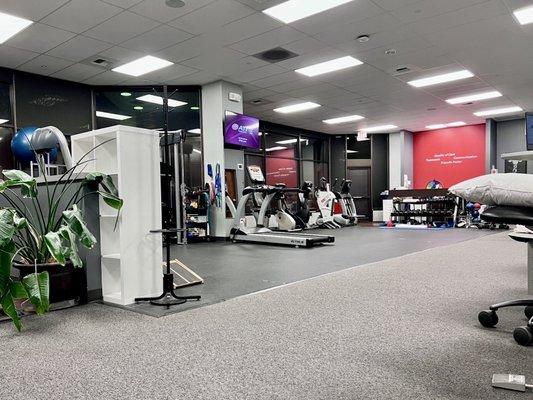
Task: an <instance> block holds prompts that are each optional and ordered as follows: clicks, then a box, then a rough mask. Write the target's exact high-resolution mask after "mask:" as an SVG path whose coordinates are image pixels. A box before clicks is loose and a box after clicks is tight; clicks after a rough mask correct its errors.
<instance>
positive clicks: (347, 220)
mask: <svg viewBox="0 0 533 400" xmlns="http://www.w3.org/2000/svg"><path fill="white" fill-rule="evenodd" d="M336 184H337V179H335V184H334V185H333V187H335V186H336ZM351 189H352V181H351V180H350V179H343V180H342V183H341V190H340V192H336V191H334V192H333V193H335V198H336V199H337V202H338V203H339V205H340V207H341V210H342V214H341V215H339V214H336V215H334V219H335V221H336V222H337V223H339V224H340V225H343V226H348V225H357V209H356V207H355V202H354V200H353V196H352V194H351V193H350V192H351Z"/></svg>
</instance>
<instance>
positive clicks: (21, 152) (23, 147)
mask: <svg viewBox="0 0 533 400" xmlns="http://www.w3.org/2000/svg"><path fill="white" fill-rule="evenodd" d="M36 129H37V127H36V126H26V127H24V128H20V129H19V130H18V131H17V133H16V134H15V136H13V139H11V151H12V152H13V154H14V155H15V158H16V159H17V160H18V161H19V162H20V163H21V164H24V165H28V164H29V163H30V161H33V162H37V159H36V158H35V154H34V152H33V151H32V149H31V145H30V140H31V138H32V136H33V135H34V133H35V130H36ZM56 158H57V148H54V149H52V151H51V152H50V161H55V160H56Z"/></svg>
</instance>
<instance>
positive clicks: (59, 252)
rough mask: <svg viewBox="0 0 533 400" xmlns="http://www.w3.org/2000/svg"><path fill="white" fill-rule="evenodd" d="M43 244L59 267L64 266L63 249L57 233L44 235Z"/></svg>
mask: <svg viewBox="0 0 533 400" xmlns="http://www.w3.org/2000/svg"><path fill="white" fill-rule="evenodd" d="M44 243H45V244H46V248H47V249H48V251H49V252H50V254H52V256H53V257H54V258H55V259H56V261H57V262H58V263H59V264H61V265H65V262H66V257H65V249H64V248H63V242H62V240H61V235H60V234H59V233H58V232H48V233H47V234H46V235H44Z"/></svg>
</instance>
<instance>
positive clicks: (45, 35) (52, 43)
mask: <svg viewBox="0 0 533 400" xmlns="http://www.w3.org/2000/svg"><path fill="white" fill-rule="evenodd" d="M74 36H75V34H74V33H72V32H67V31H64V30H62V29H57V28H53V27H51V26H48V25H43V24H40V23H35V24H32V25H30V26H29V27H27V28H26V29H24V30H23V31H22V32H20V33H19V34H17V35H15V36H13V37H12V38H11V39H9V40H8V41H6V42H5V43H6V44H7V45H8V46H13V47H17V48H19V49H23V50H30V51H34V52H37V53H45V52H47V51H48V50H50V49H52V48H54V47H56V46H57V45H59V44H61V43H63V42H66V41H67V40H69V39H71V38H72V37H74Z"/></svg>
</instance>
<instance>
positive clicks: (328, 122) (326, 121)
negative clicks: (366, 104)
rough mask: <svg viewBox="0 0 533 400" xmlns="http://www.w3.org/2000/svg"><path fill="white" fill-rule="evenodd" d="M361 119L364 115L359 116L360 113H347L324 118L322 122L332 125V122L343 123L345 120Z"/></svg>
mask: <svg viewBox="0 0 533 400" xmlns="http://www.w3.org/2000/svg"><path fill="white" fill-rule="evenodd" d="M362 119H365V117H361V116H360V115H347V116H346V117H339V118H331V119H325V120H323V121H322V122H324V123H326V124H330V125H333V124H344V123H346V122H355V121H360V120H362Z"/></svg>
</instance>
